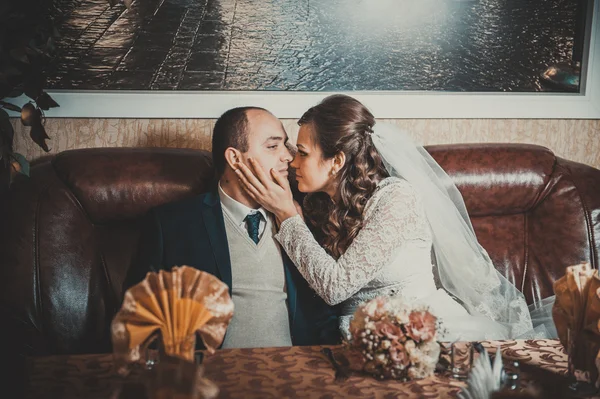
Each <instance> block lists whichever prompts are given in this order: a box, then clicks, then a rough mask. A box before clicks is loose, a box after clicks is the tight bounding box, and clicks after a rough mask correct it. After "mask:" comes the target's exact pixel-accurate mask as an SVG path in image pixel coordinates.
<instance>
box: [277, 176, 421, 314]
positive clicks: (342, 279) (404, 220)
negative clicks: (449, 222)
mask: <svg viewBox="0 0 600 399" xmlns="http://www.w3.org/2000/svg"><path fill="white" fill-rule="evenodd" d="M428 237H429V230H428V227H427V223H426V220H425V216H424V214H423V212H422V210H421V207H420V202H419V201H418V198H417V196H416V193H415V192H414V190H413V189H412V187H411V186H410V185H409V184H408V183H407V182H405V181H402V180H397V183H393V184H388V185H387V186H385V187H383V188H380V189H379V191H378V192H377V193H376V194H375V195H374V196H373V197H372V198H371V199H370V200H369V203H368V204H367V208H366V210H365V221H364V225H363V228H362V229H361V230H360V232H359V233H358V235H357V236H356V238H355V239H354V241H353V242H352V244H350V246H349V247H348V249H347V250H346V252H345V253H344V254H343V255H342V256H341V257H340V258H339V259H338V260H337V261H336V260H335V259H334V258H333V257H331V256H330V255H329V254H327V252H325V250H324V249H323V248H322V247H321V246H320V245H319V243H318V242H317V241H316V240H315V239H314V237H313V235H312V233H311V232H310V230H309V229H308V227H307V226H306V224H305V223H304V221H303V220H302V218H301V217H300V216H294V217H292V218H289V219H287V220H285V221H284V222H283V223H282V224H281V227H280V230H279V232H278V233H277V234H276V235H275V238H276V239H277V240H278V241H279V242H280V244H281V245H282V247H283V249H284V250H285V251H286V253H287V254H288V256H289V257H290V258H291V259H292V261H293V262H294V264H295V265H296V267H297V268H298V270H299V271H300V273H301V274H302V275H303V276H304V278H305V279H306V281H307V282H308V283H309V284H310V286H311V287H312V288H313V289H314V290H315V291H316V292H317V293H318V294H319V295H320V296H321V297H322V298H323V299H324V300H325V302H327V303H328V304H329V305H336V304H338V303H340V302H343V301H344V300H346V299H348V298H349V297H351V296H352V295H354V294H355V293H357V292H358V291H359V290H360V289H361V288H362V287H364V286H365V285H366V284H367V283H369V282H370V281H371V280H373V278H375V277H376V276H377V274H378V273H379V272H380V271H381V269H382V268H383V267H384V266H385V265H386V264H388V263H389V262H390V261H391V260H392V259H393V256H394V253H395V251H396V250H397V249H399V248H400V247H402V245H404V243H406V242H407V241H410V240H427V239H428Z"/></svg>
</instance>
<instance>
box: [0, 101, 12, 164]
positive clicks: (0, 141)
mask: <svg viewBox="0 0 600 399" xmlns="http://www.w3.org/2000/svg"><path fill="white" fill-rule="evenodd" d="M14 136H15V131H14V129H13V126H12V124H11V123H10V119H9V118H8V114H7V113H6V111H4V110H3V109H0V159H2V160H3V161H4V162H3V164H4V165H7V164H8V162H9V159H10V158H9V156H10V154H12V152H13V138H14Z"/></svg>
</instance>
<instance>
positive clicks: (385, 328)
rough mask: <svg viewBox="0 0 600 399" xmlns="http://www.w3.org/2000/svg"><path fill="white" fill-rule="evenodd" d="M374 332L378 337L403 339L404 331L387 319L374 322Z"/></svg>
mask: <svg viewBox="0 0 600 399" xmlns="http://www.w3.org/2000/svg"><path fill="white" fill-rule="evenodd" d="M375 333H376V334H377V335H379V336H380V337H382V338H384V337H385V338H387V339H389V340H391V341H393V340H398V341H400V340H402V341H403V338H404V333H403V332H402V329H401V328H400V327H399V326H397V325H396V324H394V323H392V322H391V321H389V320H383V321H378V322H377V323H375Z"/></svg>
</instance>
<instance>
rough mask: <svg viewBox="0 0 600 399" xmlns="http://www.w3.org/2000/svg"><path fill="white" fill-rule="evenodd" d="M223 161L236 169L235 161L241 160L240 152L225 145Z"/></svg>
mask: <svg viewBox="0 0 600 399" xmlns="http://www.w3.org/2000/svg"><path fill="white" fill-rule="evenodd" d="M225 161H226V162H227V164H229V167H230V168H231V169H234V170H235V169H237V168H238V167H237V163H239V162H241V161H242V153H241V152H240V151H239V150H238V149H236V148H233V147H227V149H226V150H225Z"/></svg>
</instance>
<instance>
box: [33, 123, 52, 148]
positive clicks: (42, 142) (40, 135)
mask: <svg viewBox="0 0 600 399" xmlns="http://www.w3.org/2000/svg"><path fill="white" fill-rule="evenodd" d="M29 136H30V137H31V139H32V140H33V141H34V143H36V144H37V145H39V146H40V147H41V148H42V150H44V151H46V152H49V151H50V150H49V149H48V144H46V140H49V139H50V137H48V135H47V134H46V129H44V126H43V125H42V123H41V122H40V123H36V124H35V125H32V126H31V131H30V132H29Z"/></svg>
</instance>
